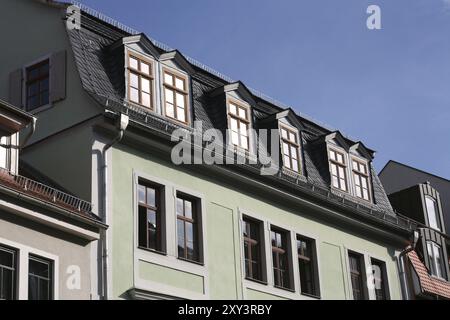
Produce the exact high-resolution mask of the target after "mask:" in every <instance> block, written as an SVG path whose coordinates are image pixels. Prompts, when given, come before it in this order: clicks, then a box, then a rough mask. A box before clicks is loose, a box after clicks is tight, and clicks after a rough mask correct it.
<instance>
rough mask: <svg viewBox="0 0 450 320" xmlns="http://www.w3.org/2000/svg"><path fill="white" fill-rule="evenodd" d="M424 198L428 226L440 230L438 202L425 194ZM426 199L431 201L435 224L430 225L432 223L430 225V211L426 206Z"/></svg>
mask: <svg viewBox="0 0 450 320" xmlns="http://www.w3.org/2000/svg"><path fill="white" fill-rule="evenodd" d="M424 199H425V210H426V214H427V222H428V225H429V227H430V228H433V229H435V230H439V231H441V227H440V225H441V223H440V222H441V221H440V219H441V218H440V213H439V206H438V202H437V200H436V198H433V197H432V196H430V195H425V197H424ZM427 199H430V200H431V201H432V202H433V208H434V216H435V219H436V224H437V225H436V226H432V225H431V221H430V212H429V210H428V206H427Z"/></svg>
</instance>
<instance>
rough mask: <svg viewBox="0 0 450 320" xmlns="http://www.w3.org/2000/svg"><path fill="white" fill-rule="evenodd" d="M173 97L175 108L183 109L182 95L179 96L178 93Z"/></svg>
mask: <svg viewBox="0 0 450 320" xmlns="http://www.w3.org/2000/svg"><path fill="white" fill-rule="evenodd" d="M175 95H176V99H177V107H180V108H184V95H182V94H179V93H178V92H177V93H176V94H175Z"/></svg>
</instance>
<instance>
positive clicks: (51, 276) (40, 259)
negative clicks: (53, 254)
mask: <svg viewBox="0 0 450 320" xmlns="http://www.w3.org/2000/svg"><path fill="white" fill-rule="evenodd" d="M31 260H34V261H36V262H39V263H43V264H44V263H45V264H48V266H49V276H48V278H46V277H43V276H38V275H32V274H31V273H30V271H28V278H30V277H36V278H38V279H39V280H45V281H48V283H49V285H48V286H49V299H48V300H53V299H54V295H55V288H54V286H55V275H54V272H55V271H54V270H55V265H54V264H55V262H54V261H53V260H50V259H48V258H43V257H40V256H38V255H35V254H30V255H29V256H28V266H29V265H30V261H31ZM28 268H29V267H28ZM28 287H29V285H28ZM29 296H30V290H28V297H29ZM39 300H41V299H39Z"/></svg>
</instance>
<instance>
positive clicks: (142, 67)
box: [128, 55, 153, 109]
mask: <svg viewBox="0 0 450 320" xmlns="http://www.w3.org/2000/svg"><path fill="white" fill-rule="evenodd" d="M152 89H153V64H152V63H151V62H150V61H149V60H146V59H144V58H143V57H138V56H137V55H129V56H128V97H129V100H130V101H131V102H134V103H137V104H140V105H142V106H144V107H146V108H149V109H153V90H152Z"/></svg>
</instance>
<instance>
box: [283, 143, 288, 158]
mask: <svg viewBox="0 0 450 320" xmlns="http://www.w3.org/2000/svg"><path fill="white" fill-rule="evenodd" d="M283 154H284V155H288V156H289V145H288V144H287V143H286V142H283Z"/></svg>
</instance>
